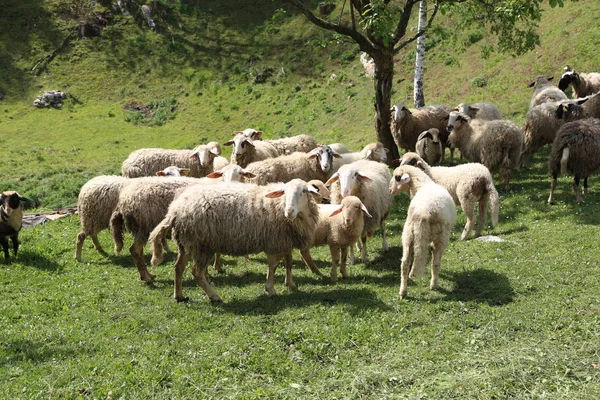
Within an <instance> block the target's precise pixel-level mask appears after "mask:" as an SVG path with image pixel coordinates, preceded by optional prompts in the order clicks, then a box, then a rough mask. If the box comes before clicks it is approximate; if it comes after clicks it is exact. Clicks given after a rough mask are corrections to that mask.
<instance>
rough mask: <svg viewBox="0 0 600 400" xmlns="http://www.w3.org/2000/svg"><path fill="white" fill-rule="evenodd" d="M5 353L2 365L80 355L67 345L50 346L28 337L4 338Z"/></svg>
mask: <svg viewBox="0 0 600 400" xmlns="http://www.w3.org/2000/svg"><path fill="white" fill-rule="evenodd" d="M2 345H3V346H2V347H3V350H4V351H3V353H4V354H5V356H3V357H2V361H0V366H9V365H11V364H15V363H22V362H27V363H42V362H46V361H48V360H54V359H66V358H69V357H74V356H76V355H79V352H75V351H74V350H72V349H69V348H66V347H65V346H60V345H59V346H49V345H48V344H47V343H46V342H34V341H32V340H27V339H15V340H3V343H2Z"/></svg>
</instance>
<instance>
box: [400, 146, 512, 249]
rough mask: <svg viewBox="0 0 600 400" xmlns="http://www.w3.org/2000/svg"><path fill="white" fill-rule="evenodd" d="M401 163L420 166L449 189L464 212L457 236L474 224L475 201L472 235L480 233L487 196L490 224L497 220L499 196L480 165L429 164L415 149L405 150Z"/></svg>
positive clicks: (464, 236) (461, 236) (465, 235)
mask: <svg viewBox="0 0 600 400" xmlns="http://www.w3.org/2000/svg"><path fill="white" fill-rule="evenodd" d="M402 165H412V166H414V167H417V168H419V169H421V170H422V171H423V172H425V173H426V174H427V176H429V177H430V178H431V179H433V181H434V182H435V183H437V184H439V185H442V186H443V187H444V188H445V189H446V190H447V191H448V193H450V196H452V199H453V200H454V204H456V205H460V206H461V208H462V209H463V212H464V213H465V215H466V216H467V223H466V225H465V229H464V230H463V232H462V234H461V235H460V240H465V239H466V238H467V237H468V236H469V233H470V232H471V229H472V228H473V226H474V225H475V205H476V204H479V222H478V224H477V230H476V231H475V237H478V236H480V235H481V230H482V229H483V226H484V225H485V214H486V205H487V202H488V200H490V208H491V216H492V218H491V219H492V227H495V226H496V225H497V224H498V214H499V212H500V198H499V197H498V191H497V190H496V188H495V187H494V181H493V179H492V174H490V171H489V170H488V169H487V168H486V167H485V166H484V165H482V164H479V163H468V164H461V165H457V166H455V167H431V166H429V165H428V164H427V163H426V162H425V161H424V160H423V159H422V158H421V157H419V155H418V154H415V153H405V154H404V155H403V156H402V158H401V159H400V166H402Z"/></svg>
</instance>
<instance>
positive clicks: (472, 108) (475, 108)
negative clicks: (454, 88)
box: [469, 106, 479, 112]
mask: <svg viewBox="0 0 600 400" xmlns="http://www.w3.org/2000/svg"><path fill="white" fill-rule="evenodd" d="M469 110H471V111H475V112H477V111H479V107H473V106H469Z"/></svg>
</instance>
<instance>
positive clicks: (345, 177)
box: [325, 160, 392, 264]
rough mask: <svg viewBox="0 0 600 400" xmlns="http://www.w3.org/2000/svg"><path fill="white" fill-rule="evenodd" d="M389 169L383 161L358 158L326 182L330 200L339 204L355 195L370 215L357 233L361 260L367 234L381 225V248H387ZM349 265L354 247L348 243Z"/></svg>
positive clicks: (365, 250)
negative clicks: (386, 226)
mask: <svg viewBox="0 0 600 400" xmlns="http://www.w3.org/2000/svg"><path fill="white" fill-rule="evenodd" d="M390 177H391V174H390V170H389V168H388V167H387V165H385V164H381V163H378V162H375V161H371V160H359V161H355V162H353V163H352V164H346V165H343V166H342V167H341V168H340V169H339V170H338V171H337V172H336V173H335V174H333V175H332V176H331V178H329V180H328V181H327V182H325V184H326V185H328V186H329V185H331V202H332V203H333V204H340V203H341V202H342V199H343V198H344V197H347V196H356V197H358V198H359V199H360V200H361V201H362V202H363V204H364V205H365V207H366V208H367V210H369V213H370V214H371V217H366V218H365V223H364V227H363V232H362V234H361V242H360V243H361V244H362V246H361V252H362V260H363V262H367V261H369V256H368V254H367V246H366V244H367V236H371V235H372V234H373V231H374V230H375V229H376V228H377V227H379V228H381V237H382V242H383V251H385V252H387V251H388V250H389V247H388V244H387V238H386V231H385V220H386V218H387V217H388V215H389V213H390V210H391V205H392V196H391V195H390V193H389V191H388V182H389V180H390ZM349 262H350V264H352V263H354V249H353V248H352V246H350V260H349Z"/></svg>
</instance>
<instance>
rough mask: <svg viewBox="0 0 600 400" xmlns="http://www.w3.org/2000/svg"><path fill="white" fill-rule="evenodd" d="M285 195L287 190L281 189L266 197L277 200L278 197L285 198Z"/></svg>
mask: <svg viewBox="0 0 600 400" xmlns="http://www.w3.org/2000/svg"><path fill="white" fill-rule="evenodd" d="M284 193H285V189H279V190H275V191H273V192H271V193H267V194H266V195H265V197H268V198H269V199H275V198H277V197H281V196H283V194H284Z"/></svg>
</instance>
